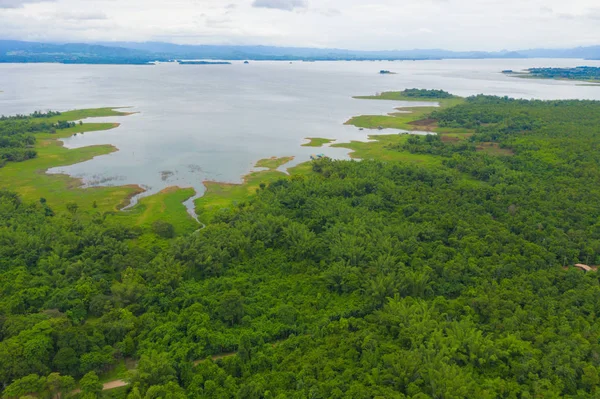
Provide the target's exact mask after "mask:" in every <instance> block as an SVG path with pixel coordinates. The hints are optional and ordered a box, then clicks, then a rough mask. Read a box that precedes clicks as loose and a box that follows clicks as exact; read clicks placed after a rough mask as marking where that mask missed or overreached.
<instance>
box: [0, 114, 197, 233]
mask: <svg viewBox="0 0 600 399" xmlns="http://www.w3.org/2000/svg"><path fill="white" fill-rule="evenodd" d="M126 115H129V114H128V113H126V112H122V111H118V110H114V109H112V108H98V109H84V110H76V111H68V112H63V113H58V112H49V113H39V112H36V113H34V114H32V115H29V116H25V115H17V116H14V117H1V118H0V145H1V143H2V140H3V138H4V137H5V136H4V135H3V134H2V132H7V135H8V137H14V136H19V135H22V136H24V137H28V139H27V140H29V142H31V143H32V144H31V145H29V146H30V147H27V148H25V149H24V150H27V151H32V152H33V153H34V154H35V158H34V159H29V160H27V162H18V163H16V162H8V163H6V164H5V166H4V167H2V168H0V189H10V190H12V191H15V192H17V193H19V194H20V195H21V196H22V198H23V199H24V200H25V201H30V202H35V201H38V200H39V199H40V198H44V200H45V201H46V202H47V204H48V206H50V207H52V208H54V209H57V208H59V207H60V208H61V209H64V207H65V204H68V203H75V204H77V206H78V209H79V212H88V213H94V214H95V213H102V214H105V217H115V218H118V219H119V220H120V221H121V222H122V223H125V224H127V225H130V226H148V227H150V226H151V225H152V223H153V222H155V221H156V220H159V219H161V220H166V221H168V222H169V223H171V224H173V225H174V226H175V229H176V231H177V232H178V233H179V234H184V233H186V232H192V231H194V230H196V229H197V228H198V225H197V223H196V222H195V221H194V220H193V219H192V218H191V217H190V216H189V215H188V213H187V210H186V209H185V207H184V206H183V205H182V204H181V202H182V201H185V200H186V199H187V198H190V197H191V196H192V195H193V194H194V193H193V190H191V189H185V190H178V189H173V188H171V189H168V190H165V191H164V192H162V193H159V194H157V195H155V196H151V197H147V198H144V199H142V200H141V201H140V204H139V205H138V206H136V207H135V208H134V209H132V210H130V211H128V212H127V213H122V212H121V213H118V214H114V212H115V211H117V210H118V209H121V208H122V207H124V206H125V205H127V204H128V203H129V199H130V198H131V197H132V196H134V195H136V194H138V193H140V192H142V189H141V188H140V187H138V186H118V187H95V188H85V189H84V188H82V187H81V181H80V180H79V179H75V178H72V177H70V176H67V175H48V174H46V173H45V172H46V171H47V170H48V169H50V168H53V167H57V166H65V165H72V164H75V163H79V162H83V161H85V160H88V159H92V158H94V157H96V156H99V155H104V154H108V153H111V152H113V151H116V148H115V147H113V146H111V145H99V146H89V147H82V148H76V149H67V148H65V147H63V145H62V142H61V141H60V139H62V138H66V137H70V136H72V135H74V134H84V133H90V132H96V131H102V130H107V129H113V128H116V127H118V126H119V125H118V124H117V123H76V124H75V123H73V121H80V120H83V119H87V118H92V117H108V116H126ZM18 132H24V133H22V134H21V133H18ZM1 151H2V149H1V148H0V153H1ZM1 163H2V160H0V164H1ZM107 212H108V213H107Z"/></svg>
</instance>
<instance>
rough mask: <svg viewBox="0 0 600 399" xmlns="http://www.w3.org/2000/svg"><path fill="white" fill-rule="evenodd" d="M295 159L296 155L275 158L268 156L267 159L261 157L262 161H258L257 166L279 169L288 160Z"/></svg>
mask: <svg viewBox="0 0 600 399" xmlns="http://www.w3.org/2000/svg"><path fill="white" fill-rule="evenodd" d="M293 159H294V157H280V158H277V157H273V158H266V159H261V160H260V161H258V162H256V165H255V167H257V168H267V169H271V170H273V169H277V168H279V167H280V166H283V165H285V164H286V163H288V162H291V161H292V160H293Z"/></svg>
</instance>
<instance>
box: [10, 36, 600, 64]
mask: <svg viewBox="0 0 600 399" xmlns="http://www.w3.org/2000/svg"><path fill="white" fill-rule="evenodd" d="M482 58H585V59H600V46H591V47H577V48H570V49H530V50H519V51H498V52H485V51H448V50H440V49H426V50H420V49H415V50H389V51H355V50H343V49H321V48H304V47H273V46H217V45H179V44H171V43H160V42H145V43H136V42H108V43H94V44H89V43H68V44H57V43H37V42H23V41H15V40H0V62H3V63H7V62H58V63H65V64H148V63H150V62H154V61H163V62H165V61H172V60H181V59H184V60H198V59H209V60H286V61H290V60H304V61H339V60H432V59H482Z"/></svg>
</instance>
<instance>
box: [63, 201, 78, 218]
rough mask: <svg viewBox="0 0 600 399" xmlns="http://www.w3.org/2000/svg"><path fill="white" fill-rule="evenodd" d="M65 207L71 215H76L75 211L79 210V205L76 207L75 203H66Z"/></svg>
mask: <svg viewBox="0 0 600 399" xmlns="http://www.w3.org/2000/svg"><path fill="white" fill-rule="evenodd" d="M66 207H67V210H68V211H69V212H71V214H73V215H75V214H76V213H77V210H78V209H79V205H77V204H76V203H75V202H67V205H66Z"/></svg>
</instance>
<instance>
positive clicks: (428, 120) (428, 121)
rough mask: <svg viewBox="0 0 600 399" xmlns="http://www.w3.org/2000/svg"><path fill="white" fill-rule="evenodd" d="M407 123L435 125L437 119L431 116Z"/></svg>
mask: <svg viewBox="0 0 600 399" xmlns="http://www.w3.org/2000/svg"><path fill="white" fill-rule="evenodd" d="M408 124H409V125H413V126H433V127H437V121H436V120H435V119H432V118H426V119H420V120H418V121H413V122H408Z"/></svg>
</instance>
